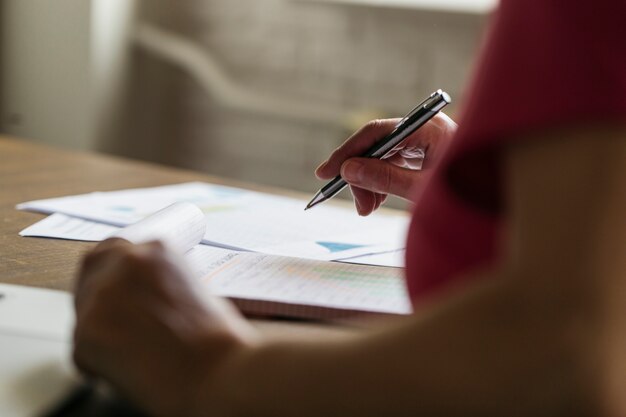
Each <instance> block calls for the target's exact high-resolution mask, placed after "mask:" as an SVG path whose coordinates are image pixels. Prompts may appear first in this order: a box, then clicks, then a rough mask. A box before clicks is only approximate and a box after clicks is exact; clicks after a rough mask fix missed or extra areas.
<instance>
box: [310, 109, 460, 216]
mask: <svg viewBox="0 0 626 417" xmlns="http://www.w3.org/2000/svg"><path fill="white" fill-rule="evenodd" d="M399 121H400V119H381V120H372V121H371V122H369V123H367V124H366V125H365V126H363V127H362V128H361V129H359V130H358V131H357V132H356V133H354V134H353V135H352V136H351V137H350V138H348V140H346V141H345V142H344V143H343V145H341V146H340V147H339V148H337V149H336V150H335V151H334V152H333V153H332V154H331V155H330V158H328V160H327V161H325V162H324V163H322V164H321V165H320V166H319V167H318V168H317V170H316V171H315V174H316V175H317V176H318V178H320V179H324V180H329V179H331V178H333V177H335V176H337V175H339V174H341V176H342V177H343V179H344V180H345V181H346V182H347V183H348V184H350V190H351V191H352V195H353V196H354V202H355V205H356V209H357V212H358V213H359V214H360V215H361V216H367V215H369V214H371V213H372V212H373V211H374V210H376V209H377V208H378V207H380V205H381V204H382V203H383V202H384V201H385V199H386V198H387V195H388V194H393V195H397V196H399V197H402V198H405V199H407V200H410V199H411V197H412V195H413V194H414V188H415V186H416V185H417V184H419V182H420V179H421V177H422V175H423V173H422V172H420V171H421V170H422V169H428V168H429V167H431V166H433V164H434V162H435V161H436V160H437V159H438V158H439V157H440V155H441V153H442V151H443V150H444V149H445V148H446V146H447V144H448V143H449V141H450V139H451V138H452V136H453V134H454V132H455V131H456V128H457V125H456V123H455V122H454V121H453V120H452V119H450V118H449V117H448V116H447V115H445V114H444V113H439V114H437V115H436V116H435V117H434V118H433V119H431V120H430V121H429V122H428V123H426V124H425V125H424V126H422V127H421V128H419V129H418V130H417V131H416V132H415V133H413V134H412V135H411V136H409V137H408V138H407V139H406V140H405V141H404V142H403V143H401V144H400V145H399V146H398V147H396V148H395V149H394V150H393V152H392V154H391V155H390V156H389V157H388V158H386V159H384V160H380V159H374V158H359V157H358V156H359V155H362V154H363V153H364V152H365V151H366V150H367V149H369V148H370V147H371V146H372V145H373V144H374V143H375V142H376V141H378V140H380V139H382V138H383V137H384V136H385V135H388V134H389V133H391V131H393V129H394V128H395V126H396V124H397V123H398V122H399ZM424 156H425V158H423V157H424Z"/></svg>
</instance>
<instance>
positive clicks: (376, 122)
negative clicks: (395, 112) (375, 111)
mask: <svg viewBox="0 0 626 417" xmlns="http://www.w3.org/2000/svg"><path fill="white" fill-rule="evenodd" d="M382 125H383V120H382V119H373V120H370V121H369V122H367V123H366V124H365V126H363V132H376V131H378V130H380V128H381V126H382Z"/></svg>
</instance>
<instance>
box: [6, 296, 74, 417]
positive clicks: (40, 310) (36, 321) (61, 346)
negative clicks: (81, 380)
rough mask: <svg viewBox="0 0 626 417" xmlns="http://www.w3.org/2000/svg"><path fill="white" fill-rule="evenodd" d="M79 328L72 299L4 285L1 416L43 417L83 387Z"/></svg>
mask: <svg viewBox="0 0 626 417" xmlns="http://www.w3.org/2000/svg"><path fill="white" fill-rule="evenodd" d="M73 323H74V313H73V304H72V297H71V295H70V294H68V293H64V292H60V291H51V290H44V289H39V288H29V287H22V286H17V285H7V284H0V353H1V354H0V416H12V417H33V416H38V415H42V413H43V412H44V411H45V410H47V409H49V407H51V406H52V405H55V404H56V403H57V402H58V401H59V400H60V399H61V398H63V397H65V395H66V394H67V393H69V392H70V391H71V390H72V388H73V387H74V386H76V385H77V383H78V377H77V375H76V373H75V372H74V370H73V367H72V365H71V362H70V353H71V334H72V328H73Z"/></svg>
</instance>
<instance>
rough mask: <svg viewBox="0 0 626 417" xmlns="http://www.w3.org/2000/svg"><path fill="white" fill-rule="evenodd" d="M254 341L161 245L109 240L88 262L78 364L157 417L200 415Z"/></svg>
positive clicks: (80, 292)
mask: <svg viewBox="0 0 626 417" xmlns="http://www.w3.org/2000/svg"><path fill="white" fill-rule="evenodd" d="M255 340H256V335H255V333H254V331H253V330H252V328H251V327H249V325H248V324H247V322H245V321H244V320H243V319H242V318H241V316H240V315H239V314H238V313H237V312H236V311H235V310H234V309H233V308H232V307H231V305H230V304H228V303H226V302H225V301H224V300H221V299H217V298H212V297H209V296H208V295H206V290H203V289H202V288H199V285H198V284H197V283H196V282H195V281H194V279H193V278H192V277H191V275H190V273H189V272H188V271H187V270H186V269H185V268H184V265H183V263H182V262H181V260H180V259H178V257H177V256H175V254H172V253H171V252H169V251H167V250H166V249H165V248H164V247H163V245H162V244H160V243H157V242H155V243H149V244H143V245H131V244H130V243H127V242H125V241H122V240H120V239H111V240H108V241H104V242H103V243H101V244H100V245H98V246H97V247H96V248H95V250H93V251H92V252H91V253H90V254H88V255H87V256H86V258H85V260H84V262H83V265H82V269H81V270H80V273H79V277H78V282H77V287H76V328H75V332H74V360H75V362H76V364H77V366H78V367H79V369H81V370H82V371H84V372H85V373H86V374H88V375H91V376H94V377H96V378H101V379H103V380H105V381H106V382H108V383H109V384H110V385H112V387H113V388H115V389H116V390H118V391H119V392H120V394H122V395H123V396H126V397H127V398H129V399H130V400H131V401H133V402H134V403H135V404H137V405H138V406H140V407H142V408H144V409H145V410H146V411H148V412H150V413H151V414H153V415H157V416H171V415H189V416H193V415H195V414H196V413H197V412H199V411H200V409H201V407H203V406H204V405H201V404H200V403H202V402H206V401H207V399H210V398H211V395H216V394H215V392H216V391H217V390H216V389H214V388H215V387H216V386H217V385H218V384H219V381H218V379H219V378H217V375H218V374H220V370H222V369H224V367H227V364H228V363H229V361H230V359H231V358H233V357H236V356H237V355H238V354H239V353H242V352H243V351H245V350H246V347H249V346H250V345H251V343H253V342H254V341H255ZM205 411H206V410H205ZM215 411H216V413H215V415H219V413H218V412H217V411H218V410H215Z"/></svg>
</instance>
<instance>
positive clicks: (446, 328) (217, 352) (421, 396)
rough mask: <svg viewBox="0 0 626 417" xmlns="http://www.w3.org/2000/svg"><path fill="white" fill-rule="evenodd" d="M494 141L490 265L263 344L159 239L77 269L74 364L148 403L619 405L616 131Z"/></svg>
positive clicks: (386, 409) (356, 409)
mask: <svg viewBox="0 0 626 417" xmlns="http://www.w3.org/2000/svg"><path fill="white" fill-rule="evenodd" d="M503 152H504V153H505V155H504V157H505V161H506V167H507V189H508V190H510V195H509V196H508V202H509V205H508V212H507V219H508V222H509V227H508V229H509V235H508V237H509V239H508V242H507V251H506V253H507V255H506V257H505V259H504V261H503V263H502V264H501V265H499V266H498V267H497V268H495V269H494V270H493V271H485V272H481V273H478V274H480V275H481V277H480V279H478V280H474V281H473V282H477V283H478V284H475V285H474V286H473V287H472V288H470V289H468V290H467V291H463V292H462V293H458V294H456V295H454V296H452V297H450V298H448V299H446V300H444V301H442V302H440V303H437V305H431V306H425V307H424V308H423V309H422V310H421V311H418V312H417V313H416V314H415V315H414V316H413V317H411V318H407V319H406V320H404V321H402V322H401V323H399V324H398V325H394V326H393V327H392V328H389V329H386V330H384V331H379V332H376V333H370V334H365V335H362V336H357V337H349V338H343V339H328V340H319V341H317V342H315V343H311V342H299V341H282V342H278V341H272V340H264V339H262V338H258V337H257V335H255V334H254V332H253V331H252V330H251V329H249V328H247V327H246V326H245V322H244V321H242V320H240V319H238V318H236V315H235V314H234V313H233V312H231V311H230V310H229V309H227V308H222V307H221V306H220V303H216V302H215V301H216V300H213V301H211V300H209V301H208V303H203V302H202V300H197V299H196V298H197V297H196V296H195V295H194V294H195V292H194V291H190V290H189V288H188V287H189V286H188V285H187V284H185V283H184V282H185V279H184V277H185V276H186V275H185V273H184V272H181V271H179V270H178V269H177V268H174V267H171V265H176V263H175V262H173V263H172V262H169V261H167V259H166V258H164V257H163V256H162V251H161V249H159V248H147V249H146V248H141V247H139V248H138V249H136V248H133V247H130V246H124V247H118V248H117V249H115V250H104V251H103V253H100V254H98V253H96V254H95V255H94V256H92V259H91V263H92V264H95V265H96V266H95V267H92V268H90V267H89V265H87V266H86V267H85V269H84V270H83V273H82V277H81V283H82V284H81V285H79V292H78V294H77V296H78V300H77V301H78V302H77V315H78V326H77V329H76V361H77V363H78V364H79V366H81V367H82V368H83V369H86V370H88V371H89V372H91V373H93V374H95V375H99V376H101V377H102V378H105V379H107V380H108V381H110V382H111V383H112V384H113V385H114V386H116V387H118V389H120V390H121V391H122V392H123V393H125V394H126V395H129V396H130V397H131V398H132V399H134V400H135V401H137V402H138V403H139V404H141V405H144V406H145V407H146V408H148V409H149V410H151V411H153V412H154V413H155V414H157V415H180V414H186V415H212V416H246V415H254V416H265V415H267V416H269V415H271V416H281V415H285V416H287V415H289V416H291V415H298V416H309V415H311V416H319V415H342V416H345V415H359V416H370V415H371V416H381V415H384V416H405V415H406V416H409V415H410V416H415V415H425V416H456V415H481V416H489V415H507V416H514V415H519V416H533V417H536V416H542V415H568V416H571V415H595V416H597V415H602V414H605V415H611V416H612V415H618V414H619V413H621V414H622V415H623V414H624V413H625V412H626V403H625V401H624V400H623V398H622V397H623V395H621V394H623V393H624V392H626V381H624V377H623V375H626V354H625V353H624V352H626V336H625V335H626V328H625V327H626V326H624V325H623V323H622V318H623V317H626V279H625V277H624V271H626V264H625V263H624V262H625V261H624V260H623V259H624V257H623V254H624V253H626V247H625V245H626V220H625V219H624V213H626V195H625V192H624V190H626V165H625V164H623V161H624V160H626V132H625V131H624V130H623V129H622V130H620V129H602V130H599V129H588V130H572V131H554V132H551V133H545V134H542V135H541V137H537V138H528V140H523V141H519V144H518V145H512V146H510V147H509V148H507V149H506V150H504V151H503ZM155 251H156V252H155ZM129 253H130V255H128V254H129ZM107 257H108V258H110V260H114V261H116V262H117V263H116V262H103V261H106V260H107ZM105 264H106V265H109V268H110V270H106V269H105V268H102V267H98V265H105ZM116 277H119V278H118V279H116ZM173 280H174V281H173ZM189 285H191V284H189ZM112 300H115V302H111V301H112ZM188 310H189V311H188ZM137 311H141V312H142V314H141V315H137V314H134V315H133V313H134V312H137ZM115 317H118V318H119V320H118V321H115ZM124 317H133V319H132V320H124V319H123V318H124ZM103 329H104V330H103ZM146 341H147V342H146ZM137 357H141V358H144V359H142V360H136V359H137Z"/></svg>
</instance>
